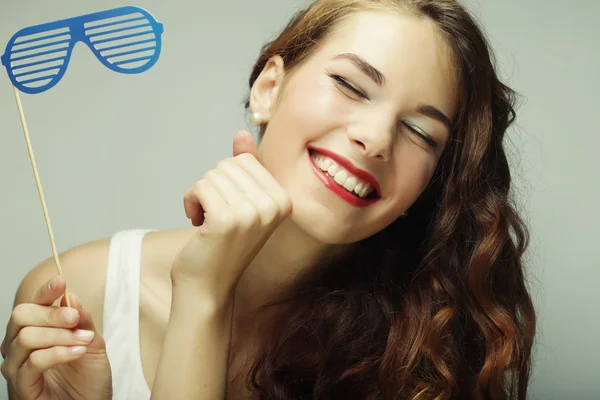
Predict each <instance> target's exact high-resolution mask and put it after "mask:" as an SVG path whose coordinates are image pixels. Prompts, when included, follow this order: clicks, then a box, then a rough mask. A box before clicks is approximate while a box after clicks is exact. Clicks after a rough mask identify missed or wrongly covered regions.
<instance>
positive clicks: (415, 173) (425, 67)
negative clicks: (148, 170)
mask: <svg viewBox="0 0 600 400" xmlns="http://www.w3.org/2000/svg"><path fill="white" fill-rule="evenodd" d="M491 58H492V57H491V54H490V51H489V47H488V44H487V42H486V40H485V38H484V36H483V35H482V33H481V30H480V29H479V28H478V26H477V25H476V24H475V23H474V21H473V20H472V18H471V17H470V15H469V14H468V13H467V12H466V11H465V10H464V9H463V8H462V7H461V6H460V5H459V4H458V3H457V2H456V1H454V0H317V1H315V2H314V3H313V4H311V5H310V6H309V7H308V8H307V9H305V10H303V11H302V12H300V13H298V14H297V15H296V16H295V17H294V18H293V19H292V21H291V22H290V23H289V24H288V25H287V27H286V28H285V29H284V31H283V32H282V33H281V35H280V36H279V37H278V38H277V39H275V40H274V41H272V42H270V43H268V44H267V45H266V46H264V48H263V50H262V53H261V55H260V57H259V59H258V61H257V63H256V65H255V66H254V69H253V71H252V74H251V77H250V95H249V99H248V103H247V108H248V109H249V110H250V112H251V115H252V121H253V122H254V123H255V124H256V125H259V126H260V133H259V139H260V140H259V146H258V147H257V146H256V145H255V144H254V141H253V139H252V137H251V136H250V135H249V134H248V133H247V132H243V131H242V132H239V133H238V134H237V135H236V136H235V139H234V145H233V155H232V156H231V157H228V158H224V159H223V161H221V162H219V163H218V164H217V165H216V166H215V167H214V168H213V169H211V170H210V171H208V172H207V173H206V174H205V175H204V176H203V177H202V178H201V179H200V180H199V181H198V183H197V184H195V185H194V186H193V187H192V188H191V189H190V190H189V191H188V192H187V193H186V194H185V212H186V215H187V216H188V217H189V218H190V219H191V221H192V225H193V226H192V227H190V228H189V229H181V230H173V231H165V232H158V231H149V232H147V231H141V230H131V231H126V232H119V233H116V234H115V235H114V236H113V237H111V238H106V239H104V240H100V241H97V242H93V243H88V244H84V245H82V246H80V247H77V248H74V249H71V250H69V251H67V252H66V253H65V254H63V255H62V263H63V268H64V270H65V276H66V280H67V281H68V282H69V293H72V294H71V296H72V297H71V299H72V302H73V304H72V308H68V307H64V306H65V301H64V298H62V301H61V300H60V299H61V296H62V295H63V294H64V291H65V286H66V284H65V280H64V278H63V277H55V278H54V279H52V278H53V276H54V275H55V272H54V271H55V270H54V268H55V267H54V264H53V261H52V260H51V259H50V260H47V261H45V262H43V263H42V264H40V265H39V266H37V267H36V268H35V269H34V270H33V271H31V272H30V273H29V274H28V276H27V277H26V278H25V279H24V281H23V282H22V284H21V286H20V288H19V290H18V293H17V296H16V300H15V309H14V313H13V315H12V317H11V320H10V321H9V322H8V327H7V333H6V337H5V338H4V341H3V343H2V355H3V356H4V362H3V364H2V373H3V375H4V376H5V377H6V379H7V380H8V382H9V387H10V392H11V396H12V397H11V398H14V399H21V400H25V399H46V398H68V399H100V398H102V399H104V398H109V397H110V396H111V395H112V396H113V398H115V399H145V398H150V397H152V398H155V399H222V398H224V397H227V398H231V399H238V398H260V399H415V400H416V399H471V398H472V399H509V398H510V399H522V400H524V399H526V394H527V387H528V380H529V371H530V363H531V349H532V343H533V338H534V333H535V312H534V309H533V306H532V302H531V299H530V296H529V294H528V291H527V288H526V282H525V278H524V270H523V265H522V255H523V253H524V251H525V249H526V246H527V240H528V236H527V229H526V227H525V226H524V224H523V222H522V220H521V219H520V217H519V215H518V213H517V212H516V210H515V208H514V206H513V204H512V202H511V199H510V196H509V189H510V183H511V175H510V171H509V166H508V163H507V158H506V155H505V152H504V150H503V138H504V135H505V134H506V131H507V128H508V127H509V126H510V124H511V123H512V121H513V119H514V115H515V114H514V110H513V92H512V91H511V89H509V88H508V87H507V86H505V85H504V84H502V83H501V82H500V81H499V80H498V77H497V75H496V73H495V71H494V68H493V65H492V61H491ZM77 296H78V297H77ZM83 305H85V308H83ZM61 306H62V307H61ZM71 314H72V315H71Z"/></svg>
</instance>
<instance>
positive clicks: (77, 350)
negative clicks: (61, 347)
mask: <svg viewBox="0 0 600 400" xmlns="http://www.w3.org/2000/svg"><path fill="white" fill-rule="evenodd" d="M70 350H71V354H84V353H85V352H86V351H87V347H85V346H75V347H71V349H70Z"/></svg>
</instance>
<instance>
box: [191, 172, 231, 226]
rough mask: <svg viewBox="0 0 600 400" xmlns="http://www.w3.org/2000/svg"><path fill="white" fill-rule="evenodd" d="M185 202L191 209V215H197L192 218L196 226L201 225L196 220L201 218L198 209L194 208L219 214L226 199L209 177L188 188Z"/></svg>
mask: <svg viewBox="0 0 600 400" xmlns="http://www.w3.org/2000/svg"><path fill="white" fill-rule="evenodd" d="M184 202H185V207H186V210H191V211H190V213H191V215H193V216H194V217H195V219H194V218H191V219H192V223H194V226H199V225H196V222H197V221H198V220H199V215H198V211H194V210H193V209H194V208H198V207H200V208H201V209H202V212H203V213H209V212H210V213H215V214H218V213H219V212H220V211H221V210H222V209H223V206H224V205H225V201H224V200H223V198H222V197H221V195H220V194H219V191H218V190H217V189H216V188H215V187H214V185H213V184H212V183H211V182H210V181H209V180H207V179H202V180H200V181H198V182H197V183H196V184H195V185H194V186H193V187H192V188H191V189H190V190H188V191H187V192H186V194H185V196H184Z"/></svg>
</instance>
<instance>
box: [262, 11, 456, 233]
mask: <svg viewBox="0 0 600 400" xmlns="http://www.w3.org/2000/svg"><path fill="white" fill-rule="evenodd" d="M436 29H437V28H436V26H435V24H434V23H433V22H432V21H430V20H429V19H427V18H416V17H414V16H411V15H403V14H400V13H383V12H361V13H355V14H353V15H351V16H350V17H349V18H347V19H345V20H344V22H342V23H341V24H340V25H339V26H338V27H337V29H336V31H335V32H334V33H333V34H332V35H331V36H329V37H328V39H327V40H326V41H324V42H323V43H321V45H320V46H319V47H318V48H317V49H316V50H315V51H314V52H313V53H312V54H311V56H310V57H309V58H308V59H306V61H304V63H303V64H302V65H300V66H299V67H298V68H297V69H295V70H294V71H293V72H292V73H289V75H288V76H287V77H286V79H287V83H286V84H285V86H284V87H283V88H282V87H281V77H282V76H283V75H284V74H285V73H284V72H283V68H282V61H281V59H280V58H279V59H278V60H276V62H275V61H273V62H270V63H268V64H267V66H266V68H265V70H263V73H262V74H261V76H260V77H259V78H258V80H257V81H256V83H255V85H254V87H253V89H252V93H251V109H252V111H254V112H257V111H258V112H261V113H262V114H263V115H264V116H265V117H266V118H267V120H268V127H267V130H266V132H265V136H264V137H263V140H262V142H261V143H260V147H259V151H260V157H261V162H262V164H263V165H264V166H265V168H267V169H268V170H269V171H270V172H271V173H272V174H273V176H274V177H275V178H276V179H277V180H278V182H279V183H280V184H281V185H282V186H283V187H284V189H286V190H287V192H288V194H289V195H290V197H291V199H292V202H293V212H292V215H291V218H292V219H293V221H294V222H295V223H296V224H297V225H298V226H299V227H300V228H301V229H303V230H304V231H305V232H306V233H308V234H309V235H310V236H312V237H314V238H316V239H318V240H319V241H320V242H323V243H328V244H347V243H352V242H355V241H358V240H361V239H364V238H366V237H368V236H371V235H372V234H374V233H376V232H378V231H380V230H382V229H383V228H385V227H386V226H388V225H389V224H391V223H392V222H393V221H394V220H396V219H397V218H398V217H399V216H400V215H401V214H402V213H403V212H404V211H406V210H407V209H408V208H409V207H410V206H411V205H412V204H413V203H414V202H415V200H417V198H418V197H419V195H420V194H421V193H422V192H423V191H424V190H425V188H426V187H427V185H428V183H429V182H430V179H431V177H432V175H433V173H434V171H435V169H436V166H437V164H438V161H439V159H440V156H441V154H442V152H443V150H444V148H445V146H446V143H447V141H448V138H449V122H450V120H452V118H453V117H454V113H455V112H456V101H455V98H456V88H455V84H454V76H453V74H452V62H451V61H450V60H451V58H450V56H449V54H450V53H449V51H448V48H447V47H446V45H445V43H444V41H443V40H442V39H441V36H440V35H439V33H438V32H437V31H436ZM279 90H281V98H280V100H279V102H275V101H274V100H275V98H276V95H277V93H278V91H279ZM312 149H317V152H316V153H314V152H313V151H312ZM319 153H321V154H323V153H327V154H328V155H329V156H330V157H328V158H327V161H323V160H324V159H325V157H321V156H319V158H320V159H321V160H320V161H314V156H315V155H318V154H319ZM336 155H337V156H336ZM340 157H342V158H343V159H345V160H347V161H346V163H350V164H351V166H348V164H346V165H344V163H343V162H341V163H340ZM336 159H337V162H335V161H336ZM332 166H333V167H332ZM352 166H353V167H352ZM353 168H354V169H353ZM322 169H326V170H327V171H328V172H323V171H322ZM342 170H343V171H344V172H342ZM357 170H362V171H363V172H362V173H361V172H360V171H359V172H357ZM331 175H333V176H331ZM329 176H331V178H330V177H329ZM369 176H370V177H369ZM348 179H350V181H349V182H348ZM336 181H337V182H336ZM357 183H362V184H361V186H359V187H358V188H356V187H355V186H356V184H357ZM365 184H368V185H369V186H365ZM340 185H343V186H345V187H343V186H340ZM374 186H378V187H379V188H378V189H377V190H376V191H377V192H378V193H377V195H376V197H377V199H376V200H373V199H372V197H373V195H372V194H371V195H368V196H367V199H366V200H367V201H365V200H364V199H361V195H364V194H365V190H366V191H369V190H370V189H369V188H370V187H374ZM374 190H375V189H374ZM357 193H358V194H357Z"/></svg>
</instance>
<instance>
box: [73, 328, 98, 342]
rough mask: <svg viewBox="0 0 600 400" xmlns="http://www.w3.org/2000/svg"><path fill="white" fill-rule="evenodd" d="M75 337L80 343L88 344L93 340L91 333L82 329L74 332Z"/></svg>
mask: <svg viewBox="0 0 600 400" xmlns="http://www.w3.org/2000/svg"><path fill="white" fill-rule="evenodd" d="M75 337H76V338H77V339H79V340H81V341H82V342H89V341H91V340H92V339H93V338H94V332H93V331H86V330H84V329H78V330H76V331H75Z"/></svg>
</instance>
